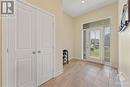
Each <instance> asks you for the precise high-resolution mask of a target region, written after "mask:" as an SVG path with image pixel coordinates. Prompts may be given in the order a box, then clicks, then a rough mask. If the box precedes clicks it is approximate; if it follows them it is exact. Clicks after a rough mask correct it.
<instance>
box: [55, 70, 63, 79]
mask: <svg viewBox="0 0 130 87" xmlns="http://www.w3.org/2000/svg"><path fill="white" fill-rule="evenodd" d="M62 73H63V70H60V71H57V72H55V73H54V78H55V77H57V76H59V75H61V74H62Z"/></svg>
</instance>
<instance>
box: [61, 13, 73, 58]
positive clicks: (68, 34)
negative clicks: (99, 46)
mask: <svg viewBox="0 0 130 87" xmlns="http://www.w3.org/2000/svg"><path fill="white" fill-rule="evenodd" d="M62 23H63V32H64V33H62V38H63V40H64V42H63V44H64V48H65V49H67V50H68V51H69V60H70V59H72V58H73V57H74V29H73V18H72V17H70V16H68V15H67V14H65V13H64V14H63V22H62Z"/></svg>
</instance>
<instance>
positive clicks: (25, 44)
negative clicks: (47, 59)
mask: <svg viewBox="0 0 130 87" xmlns="http://www.w3.org/2000/svg"><path fill="white" fill-rule="evenodd" d="M16 5H17V8H16V16H15V18H14V19H12V18H10V19H9V24H8V26H9V87H36V75H37V74H36V55H35V54H33V51H35V50H36V38H35V37H36V36H35V32H36V31H35V30H36V22H35V20H36V13H35V12H36V10H35V9H34V8H32V7H30V6H28V5H26V4H24V3H22V2H19V1H18V2H16Z"/></svg>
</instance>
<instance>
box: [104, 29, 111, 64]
mask: <svg viewBox="0 0 130 87" xmlns="http://www.w3.org/2000/svg"><path fill="white" fill-rule="evenodd" d="M104 57H105V62H110V27H106V28H105V33H104Z"/></svg>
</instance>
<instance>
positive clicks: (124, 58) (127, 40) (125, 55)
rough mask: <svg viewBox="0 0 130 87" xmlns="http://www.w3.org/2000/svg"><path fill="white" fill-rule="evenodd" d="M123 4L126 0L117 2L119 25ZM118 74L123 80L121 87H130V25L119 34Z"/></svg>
mask: <svg viewBox="0 0 130 87" xmlns="http://www.w3.org/2000/svg"><path fill="white" fill-rule="evenodd" d="M124 3H126V0H119V24H120V20H121V15H122V9H123V4H124ZM119 72H120V73H123V74H122V75H123V77H124V78H125V80H124V81H123V84H122V85H123V87H130V25H129V26H128V28H127V29H126V30H125V31H124V32H120V33H119Z"/></svg>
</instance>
